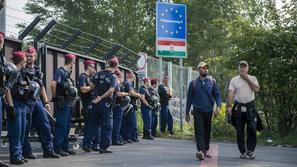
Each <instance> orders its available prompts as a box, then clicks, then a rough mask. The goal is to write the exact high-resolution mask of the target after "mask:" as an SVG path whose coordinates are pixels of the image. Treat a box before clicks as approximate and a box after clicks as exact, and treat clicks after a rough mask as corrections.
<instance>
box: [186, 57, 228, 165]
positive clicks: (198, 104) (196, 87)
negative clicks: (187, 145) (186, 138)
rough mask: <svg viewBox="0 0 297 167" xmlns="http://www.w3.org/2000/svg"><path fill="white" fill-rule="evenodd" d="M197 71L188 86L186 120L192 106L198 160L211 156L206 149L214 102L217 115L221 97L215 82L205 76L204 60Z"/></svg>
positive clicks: (205, 65)
mask: <svg viewBox="0 0 297 167" xmlns="http://www.w3.org/2000/svg"><path fill="white" fill-rule="evenodd" d="M198 71H199V77H198V78H197V79H195V80H192V81H191V82H190V85H189V88H188V95H187V105H186V121H187V122H189V121H190V108H191V106H193V111H192V114H193V116H194V130H195V139H196V147H197V150H198V152H197V153H196V157H197V158H198V159H199V160H204V158H205V157H207V158H211V156H210V155H209V154H208V150H209V142H210V134H211V120H212V115H213V108H214V103H216V106H217V108H216V110H215V111H214V114H215V115H217V114H218V113H219V111H220V107H221V103H222V99H221V93H220V90H219V88H218V86H217V84H216V82H215V81H214V80H213V79H211V78H209V77H207V75H208V65H207V64H206V63H205V62H200V63H199V64H198Z"/></svg>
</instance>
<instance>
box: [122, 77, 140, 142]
mask: <svg viewBox="0 0 297 167" xmlns="http://www.w3.org/2000/svg"><path fill="white" fill-rule="evenodd" d="M123 87H124V92H127V93H129V91H130V90H132V89H134V88H133V86H132V83H130V82H129V81H128V80H125V81H124V82H123ZM133 98H134V97H131V99H132V101H133ZM132 104H133V105H134V107H133V108H132V109H131V111H130V112H129V113H128V114H126V115H124V116H123V120H122V127H121V134H122V138H123V140H125V141H127V140H132V141H137V140H138V134H137V118H136V111H135V108H136V106H135V105H136V104H134V103H133V102H132Z"/></svg>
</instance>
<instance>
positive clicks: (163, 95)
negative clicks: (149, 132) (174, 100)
mask: <svg viewBox="0 0 297 167" xmlns="http://www.w3.org/2000/svg"><path fill="white" fill-rule="evenodd" d="M158 93H159V95H160V102H161V112H160V131H161V132H162V133H164V132H165V129H166V126H168V127H167V128H168V131H169V132H170V133H172V132H173V131H172V130H173V117H172V114H171V112H170V110H169V106H168V105H169V100H170V98H171V97H169V96H168V93H169V87H168V86H165V85H159V87H158Z"/></svg>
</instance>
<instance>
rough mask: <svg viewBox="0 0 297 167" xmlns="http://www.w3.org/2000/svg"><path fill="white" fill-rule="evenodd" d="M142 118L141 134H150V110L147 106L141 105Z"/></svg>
mask: <svg viewBox="0 0 297 167" xmlns="http://www.w3.org/2000/svg"><path fill="white" fill-rule="evenodd" d="M141 115H142V120H143V136H150V135H151V132H152V129H151V128H152V110H151V109H150V108H149V107H145V106H141Z"/></svg>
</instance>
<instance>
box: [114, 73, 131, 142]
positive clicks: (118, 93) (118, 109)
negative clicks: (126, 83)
mask: <svg viewBox="0 0 297 167" xmlns="http://www.w3.org/2000/svg"><path fill="white" fill-rule="evenodd" d="M115 74H116V76H117V82H118V83H117V87H116V90H115V96H114V105H113V108H112V113H113V115H112V118H113V121H112V122H113V126H112V145H117V146H121V145H123V139H122V136H121V134H120V130H121V126H122V118H123V110H122V108H123V109H125V107H127V108H128V106H126V105H131V104H129V103H128V102H127V100H128V101H129V99H130V97H129V93H126V92H123V86H122V83H123V76H122V73H121V72H120V71H119V70H117V71H116V72H115Z"/></svg>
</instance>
